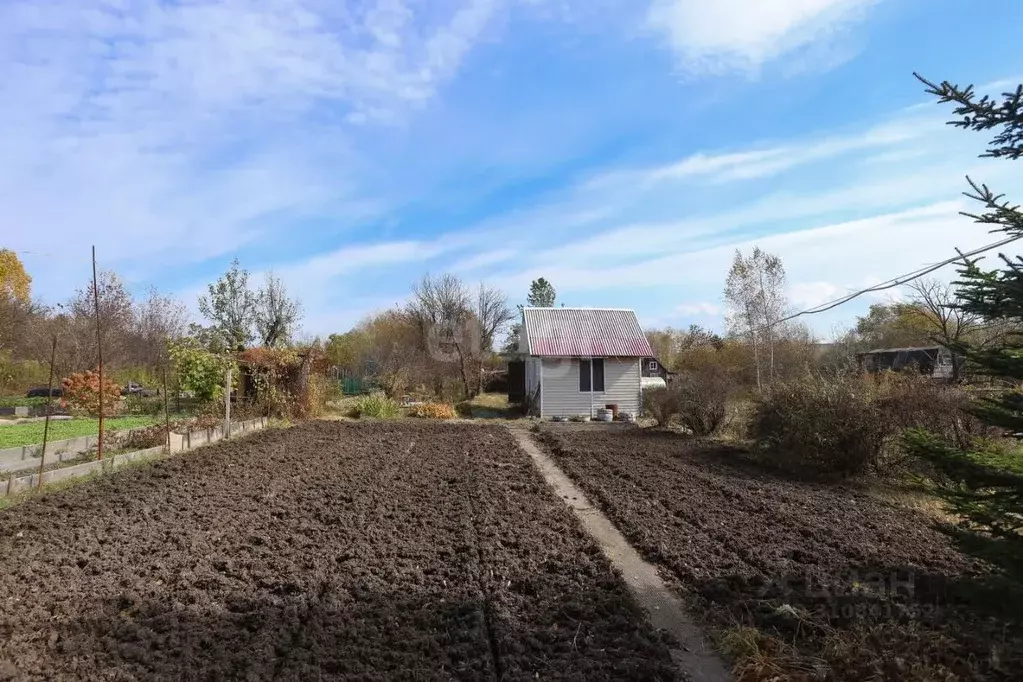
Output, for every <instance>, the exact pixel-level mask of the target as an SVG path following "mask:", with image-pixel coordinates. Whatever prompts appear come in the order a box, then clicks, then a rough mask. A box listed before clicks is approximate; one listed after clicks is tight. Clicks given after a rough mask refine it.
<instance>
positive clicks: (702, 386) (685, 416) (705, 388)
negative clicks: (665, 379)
mask: <svg viewBox="0 0 1023 682" xmlns="http://www.w3.org/2000/svg"><path fill="white" fill-rule="evenodd" d="M734 386H735V384H734V382H733V381H732V377H731V375H730V374H729V372H728V370H726V369H725V368H724V367H722V366H720V365H714V364H708V365H704V366H702V367H697V368H694V369H692V370H690V371H688V372H684V373H682V374H680V375H678V376H676V377H675V379H674V380H673V381H672V383H671V386H670V387H669V388H668V391H669V392H671V393H674V394H675V396H676V397H675V399H674V400H673V401H671V402H673V403H674V406H675V409H676V414H677V415H678V420H679V421H680V422H681V423H682V425H683V426H685V427H686V428H687V429H689V431H690V432H691V433H693V434H694V435H697V436H709V435H711V434H712V433H715V432H716V431H717V430H718V429H719V428H720V427H721V426H722V425H723V424H724V423H725V417H726V415H727V407H728V399H729V397H731V395H732V392H733V390H734Z"/></svg>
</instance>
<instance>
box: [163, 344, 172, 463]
mask: <svg viewBox="0 0 1023 682" xmlns="http://www.w3.org/2000/svg"><path fill="white" fill-rule="evenodd" d="M163 426H164V428H165V429H167V454H168V455H169V454H170V451H171V440H170V397H169V396H168V395H167V361H166V360H164V363H163Z"/></svg>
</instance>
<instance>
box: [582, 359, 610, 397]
mask: <svg viewBox="0 0 1023 682" xmlns="http://www.w3.org/2000/svg"><path fill="white" fill-rule="evenodd" d="M591 362H592V363H593V367H592V368H591V367H590V363H591ZM591 371H592V376H593V392H594V393H603V392H604V359H603V358H595V359H593V360H592V361H591V360H580V361H579V391H580V392H582V393H589V392H590V376H591Z"/></svg>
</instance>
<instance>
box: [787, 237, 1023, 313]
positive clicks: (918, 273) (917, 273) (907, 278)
mask: <svg viewBox="0 0 1023 682" xmlns="http://www.w3.org/2000/svg"><path fill="white" fill-rule="evenodd" d="M1019 239H1023V235H1017V236H1015V237H1007V238H1005V239H1002V240H1000V241H997V242H994V243H993V244H988V245H986V246H982V247H980V248H977V249H974V250H972V251H967V252H966V253H963V252H961V251H960V252H959V253H958V255H956V256H954V257H952V258H949V259H948V260H943V261H941V262H940V263H935V264H934V265H927V266H924V267H923V268H920V269H919V270H914V271H912V272H908V273H906V274H904V275H899V276H898V277H893V278H892V279H889V280H887V281H884V282H881V283H880V284H875V285H873V286H870V287H867V288H866V289H860V290H859V291H854V292H853V293H851V294H846V295H845V296H842V297H841V298H836V299H834V300H832V301H828V302H827V303H821V304H820V305H818V306H814V307H813V308H807V309H806V310H802V311H800V312H798V313H794V314H792V315H789V316H787V317H783V318H781V319H780V320H778V321H776V322H774V323H773V324H771V325H769V326H771V327H773V326H776V325H779V324H781V323H782V322H788V321H789V320H794V319H796V318H797V317H802V316H803V315H816V314H818V313H823V312H825V311H827V310H831V309H832V308H837V307H838V306H840V305H842V304H844V303H848V302H849V301H851V300H853V299H855V298H859V297H860V296H863V295H864V294H869V293H872V292H875V291H885V290H886V289H894V288H895V287H899V286H902V285H903V284H906V283H907V282H912V281H913V280H914V279H918V278H920V277H923V276H924V275H926V274H929V273H932V272H934V271H935V270H940V269H941V268H943V267H945V266H946V265H951V264H952V263H955V262H956V261H959V260H963V259H965V258H969V257H970V256H976V255H978V254H981V253H984V252H986V251H990V250H991V249H997V248H998V247H999V246H1005V245H1006V244H1010V243H1012V242H1014V241H1017V240H1019Z"/></svg>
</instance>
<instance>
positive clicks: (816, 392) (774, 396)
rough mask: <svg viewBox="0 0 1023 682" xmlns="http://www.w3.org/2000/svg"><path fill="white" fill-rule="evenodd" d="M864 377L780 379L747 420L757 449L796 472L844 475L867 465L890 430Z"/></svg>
mask: <svg viewBox="0 0 1023 682" xmlns="http://www.w3.org/2000/svg"><path fill="white" fill-rule="evenodd" d="M875 393H876V391H875V390H874V387H873V386H871V385H870V382H869V381H868V380H867V381H865V380H863V379H859V378H852V377H842V376H829V377H824V376H821V375H808V376H806V377H804V378H803V379H800V380H797V381H791V382H787V383H783V384H778V385H776V386H775V387H773V388H772V389H771V392H770V393H769V394H766V395H764V396H762V397H761V398H760V399H759V400H758V402H757V404H756V408H755V411H754V415H753V420H752V424H751V425H750V429H751V435H752V436H753V438H755V439H756V441H757V444H758V446H759V450H760V451H761V453H763V454H764V455H766V457H767V458H768V461H769V462H770V463H771V464H773V465H775V466H778V467H780V468H782V469H785V470H787V471H790V472H792V473H796V474H800V475H811V476H835V477H844V476H851V475H855V474H860V473H863V472H865V471H867V470H868V469H869V468H870V467H872V466H873V465H874V464H875V462H877V460H878V458H879V456H880V455H881V452H882V448H883V446H884V443H885V439H886V437H887V436H888V435H890V433H891V432H892V430H893V426H892V423H891V422H890V421H889V420H887V419H886V418H885V415H884V413H883V411H882V410H881V409H879V405H878V403H877V400H876V399H875V397H876V396H875Z"/></svg>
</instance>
